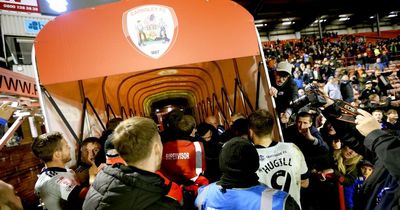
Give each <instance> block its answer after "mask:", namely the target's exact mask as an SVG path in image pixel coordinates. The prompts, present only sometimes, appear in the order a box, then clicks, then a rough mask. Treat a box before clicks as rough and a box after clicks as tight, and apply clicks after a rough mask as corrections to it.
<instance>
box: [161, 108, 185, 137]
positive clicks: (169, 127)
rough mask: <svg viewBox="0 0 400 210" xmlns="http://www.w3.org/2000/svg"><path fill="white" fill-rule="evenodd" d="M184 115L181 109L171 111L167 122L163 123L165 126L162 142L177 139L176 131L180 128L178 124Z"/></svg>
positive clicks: (166, 118)
mask: <svg viewBox="0 0 400 210" xmlns="http://www.w3.org/2000/svg"><path fill="white" fill-rule="evenodd" d="M183 116H184V113H183V112H182V111H181V110H179V109H174V110H172V111H170V112H169V113H168V114H167V116H166V117H165V120H164V121H163V124H164V131H163V132H161V134H160V135H161V141H162V142H163V143H164V142H167V141H171V140H175V139H176V135H175V134H176V130H177V127H178V122H179V121H180V120H182V118H183Z"/></svg>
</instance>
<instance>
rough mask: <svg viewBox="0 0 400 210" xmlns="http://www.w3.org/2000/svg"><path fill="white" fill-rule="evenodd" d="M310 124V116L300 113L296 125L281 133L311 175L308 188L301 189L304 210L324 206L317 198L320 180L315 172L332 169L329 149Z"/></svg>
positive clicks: (319, 193) (319, 194)
mask: <svg viewBox="0 0 400 210" xmlns="http://www.w3.org/2000/svg"><path fill="white" fill-rule="evenodd" d="M312 122H313V120H312V115H311V114H309V113H307V112H300V113H299V114H298V115H297V117H296V123H295V124H294V125H292V126H289V127H288V128H287V129H286V130H285V131H284V132H283V135H284V139H285V142H290V143H294V144H295V145H296V146H297V147H298V148H299V149H300V151H301V152H302V153H303V155H304V158H305V160H306V163H307V167H308V171H309V172H310V173H311V174H310V184H309V187H308V188H302V189H301V203H302V207H303V208H305V209H308V208H321V206H320V205H322V206H323V205H324V203H321V199H320V197H318V196H321V194H322V193H321V192H319V191H318V190H320V180H319V178H318V177H317V172H322V171H324V170H326V169H330V168H332V165H331V158H330V157H329V147H328V145H327V144H326V142H325V141H323V139H322V136H321V134H320V133H319V131H318V129H317V128H316V127H315V126H313V125H312ZM316 198H318V199H316ZM328 207H329V208H331V206H328ZM328 207H327V209H328Z"/></svg>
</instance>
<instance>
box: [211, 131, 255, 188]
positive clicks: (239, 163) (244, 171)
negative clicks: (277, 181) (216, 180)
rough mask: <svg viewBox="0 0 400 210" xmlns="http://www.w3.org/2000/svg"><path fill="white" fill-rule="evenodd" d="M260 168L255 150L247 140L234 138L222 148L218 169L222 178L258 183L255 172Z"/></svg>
mask: <svg viewBox="0 0 400 210" xmlns="http://www.w3.org/2000/svg"><path fill="white" fill-rule="evenodd" d="M259 166H260V163H259V158H258V153H257V150H256V148H255V147H254V146H253V145H252V144H251V143H250V142H249V141H247V140H244V139H242V138H240V137H235V138H233V139H231V140H229V141H228V142H227V143H225V145H224V146H223V147H222V150H221V153H220V155H219V167H220V170H221V172H222V174H223V178H222V180H223V179H224V177H225V178H226V177H229V178H230V179H238V180H242V179H243V180H242V181H243V182H248V181H249V182H253V183H258V176H257V174H256V171H257V169H258V167H259Z"/></svg>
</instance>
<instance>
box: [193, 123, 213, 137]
mask: <svg viewBox="0 0 400 210" xmlns="http://www.w3.org/2000/svg"><path fill="white" fill-rule="evenodd" d="M213 129H214V126H212V125H210V124H208V123H204V122H203V123H200V124H199V125H198V126H197V134H199V135H200V136H204V135H205V134H206V133H207V132H208V131H211V132H212V131H213Z"/></svg>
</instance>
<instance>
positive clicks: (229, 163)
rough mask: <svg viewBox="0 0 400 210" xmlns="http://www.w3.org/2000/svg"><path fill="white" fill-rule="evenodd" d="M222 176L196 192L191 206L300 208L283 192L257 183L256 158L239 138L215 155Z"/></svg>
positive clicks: (233, 209) (231, 209)
mask: <svg viewBox="0 0 400 210" xmlns="http://www.w3.org/2000/svg"><path fill="white" fill-rule="evenodd" d="M219 161H220V169H221V171H222V174H223V175H222V177H221V179H220V180H219V181H218V182H214V183H211V184H209V185H207V186H203V187H202V188H200V189H199V194H198V196H197V198H196V201H195V204H196V206H197V207H198V209H200V210H201V209H202V210H209V209H219V210H225V209H226V210H228V209H229V210H242V209H248V210H259V209H260V210H261V209H273V210H277V209H300V208H299V206H298V205H297V203H296V202H295V201H294V199H293V198H292V197H291V196H290V195H289V194H287V193H286V192H283V191H280V190H275V189H271V188H269V187H267V186H265V185H263V184H260V183H259V182H258V176H257V174H256V171H257V169H258V168H259V159H258V154H257V151H256V149H255V147H254V146H253V145H252V144H251V143H250V142H249V141H247V140H244V139H241V138H239V137H236V138H233V139H231V140H229V141H228V142H227V143H226V144H225V145H224V147H223V148H222V151H221V154H220V156H219Z"/></svg>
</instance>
